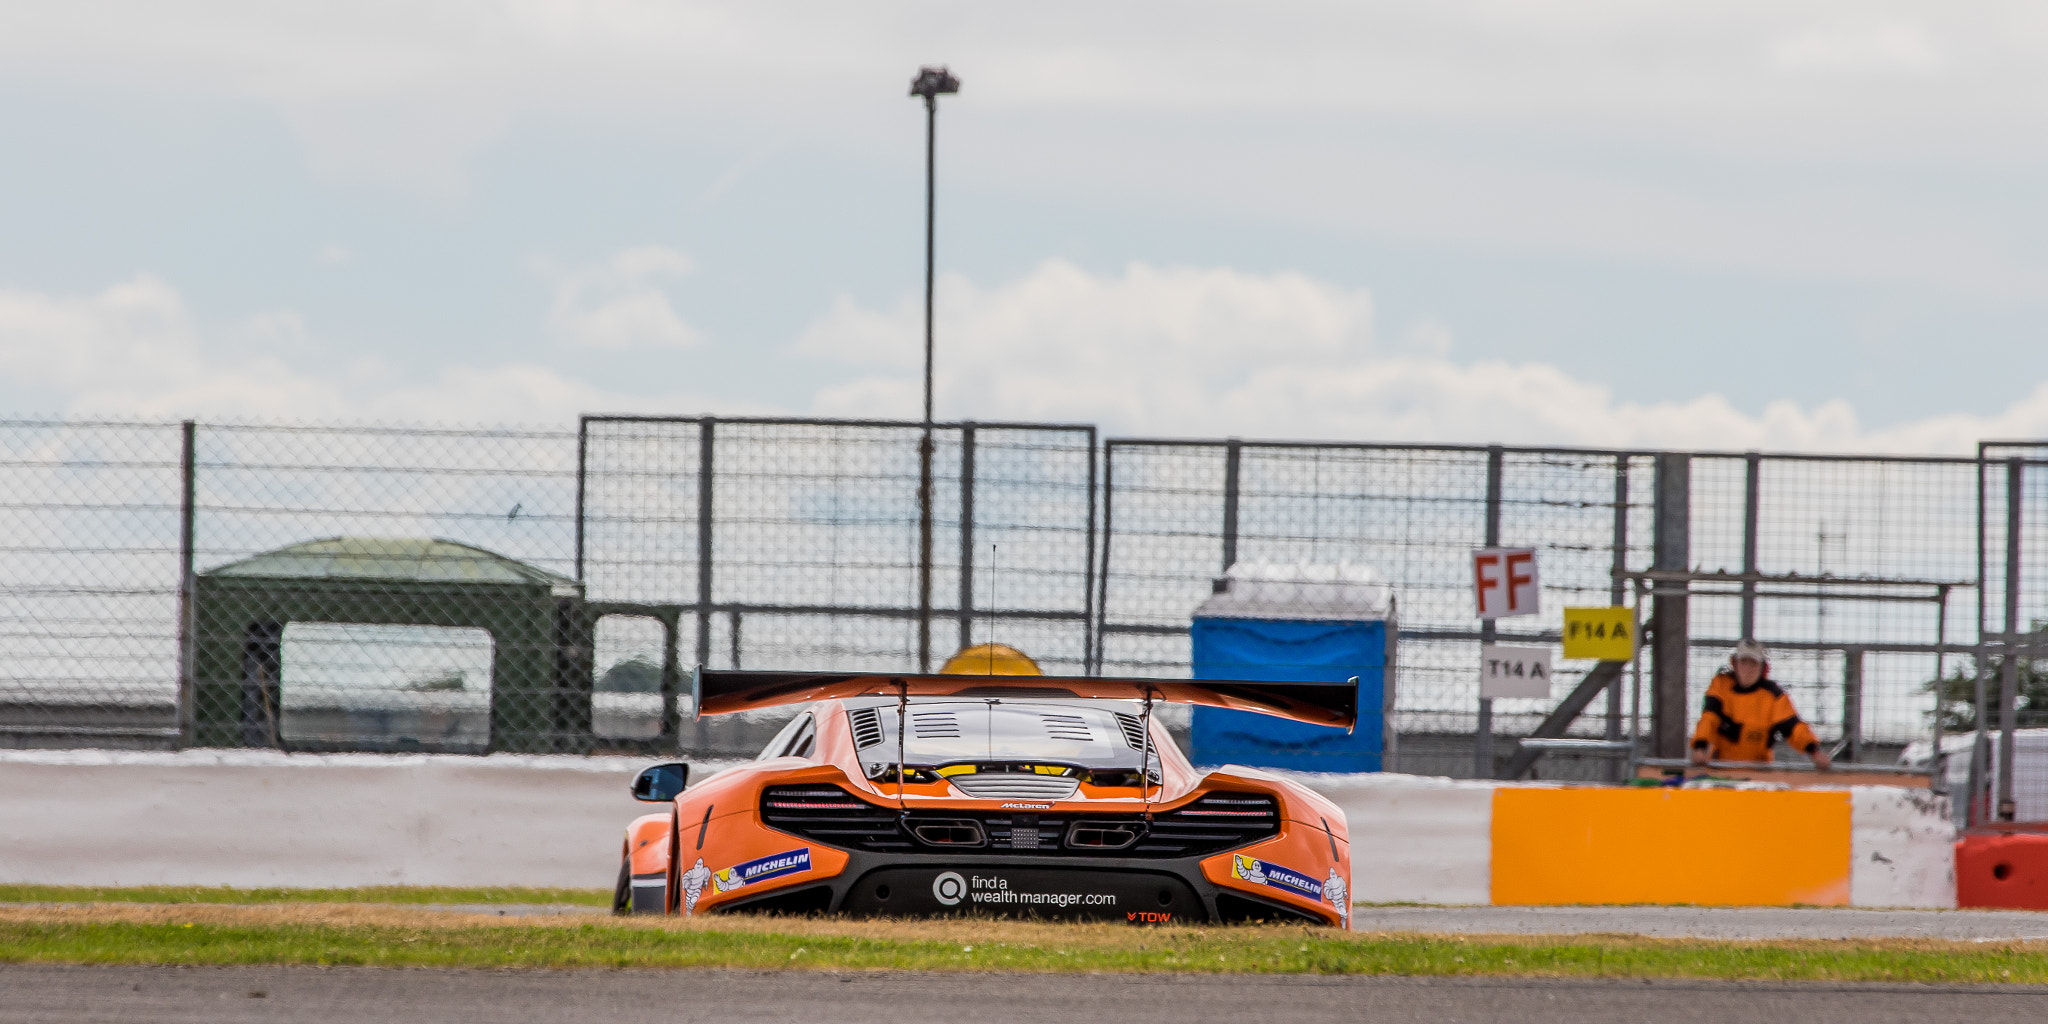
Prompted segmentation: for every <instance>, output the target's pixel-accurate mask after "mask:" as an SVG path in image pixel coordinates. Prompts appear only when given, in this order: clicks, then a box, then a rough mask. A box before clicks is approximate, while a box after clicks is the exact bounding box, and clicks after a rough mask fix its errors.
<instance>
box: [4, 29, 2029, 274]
mask: <svg viewBox="0 0 2048 1024" xmlns="http://www.w3.org/2000/svg"><path fill="white" fill-rule="evenodd" d="M1897 6H1899V5H1891V4H1882V3H1880V4H1877V5H1863V6H1861V7H1856V8H1854V9H1853V10H1851V11H1850V12H1849V14H1850V16H1851V17H1852V19H1853V20H1849V21H1845V20H1844V15H1845V11H1844V5H1842V4H1840V3H1839V2H1836V0H1784V2H1780V3H1768V4H1730V3H1727V2H1725V0H1675V2H1670V3H1659V4H1643V3H1628V2H1623V0H1561V2H1556V3H1545V4H1502V3H1498V2H1494V0H1442V2H1438V3H1430V4H1392V3H1383V2H1382V3H1373V2H1367V3H1340V2H1334V0H1326V2H1318V0H1303V2H1294V3H1284V4H1243V3H1235V4H1233V3H1217V2H1213V0H1185V2H1174V3H1165V2H1162V0H1137V2H1133V3H1128V4H1124V5H1117V6H1114V7H1110V8H1105V7H1103V6H1102V5H1099V4H1078V3H1065V2H1055V3H1045V4H1037V5H1031V6H1029V7H1028V8H1009V7H993V6H991V7H972V6H970V7H966V8H962V9H961V10H959V11H955V12H951V13H949V14H948V15H947V16H946V17H931V16H929V12H928V11H927V10H926V9H925V7H924V5H922V4H919V3H915V2H910V0H876V2H873V3H865V4H845V3H830V2H815V0H813V2H804V0H796V2H787V3H737V2H733V0H675V2H666V3H664V2H653V0H590V2H586V3H576V4H570V3H563V2H556V0H497V2H491V0H480V2H473V0H419V2H411V3H399V2H395V0H361V2H358V3H353V4H347V5H304V4H274V3H272V4H265V3H254V2H249V0H194V2H190V3H179V4H165V3H161V2H150V0H81V2H75V3H66V4H16V5H13V6H12V7H11V8H10V9H8V10H7V11H6V12H4V13H0V63H4V66H5V67H6V68H7V69H8V70H7V76H8V79H9V80H10V81H16V82H24V83H28V85H29V86H30V87H32V88H36V89H42V88H54V89H56V90H59V91H62V90H64V89H67V88H68V89H78V90H84V91H86V92H88V93H89V94H90V95H94V96H99V95H103V94H110V93H111V94H115V95H117V96H119V95H121V94H123V93H124V92H125V93H126V94H128V96H125V97H123V98H124V99H126V98H133V97H144V98H147V99H148V100H149V101H150V102H152V103H163V102H174V103H175V102H184V101H189V100H191V99H194V98H197V99H199V100H201V101H204V102H217V103H222V104H225V105H226V106H227V107H228V108H229V109H233V110H236V111H241V110H246V109H250V108H255V109H262V110H268V111H271V112H273V113H274V114H275V115H276V116H277V117H278V118H279V119H280V120H282V121H283V122H284V123H286V124H288V125H290V126H291V127H292V129H293V130H295V131H296V132H297V133H298V135H299V136H300V138H301V139H302V140H303V142H304V147H305V151H306V153H307V155H308V159H309V161H310V162H311V163H312V164H313V165H314V166H315V167H316V168H318V169H320V170H322V171H323V172H325V173H326V174H328V175H329V176H331V177H334V178H338V179H341V180H366V181H373V182H378V183H382V184H386V185H393V186H397V187H402V188H411V189H414V190H418V191H424V192H428V193H433V194H451V193H456V192H460V191H461V190H462V188H463V187H464V185H463V183H464V181H465V178H466V175H467V173H468V164H469V163H470V161H471V160H472V158H473V157H474V156H475V154H477V153H478V152H480V151H483V150H484V149H485V148H487V147H489V146H491V145H493V144H495V143H497V142H498V141H500V140H501V139H502V138H503V137H504V136H505V134H506V133H507V132H509V131H512V130H514V129H515V128H518V127H520V126H522V125H533V124H550V123H553V124H560V123H572V124H575V125H577V126H578V127H579V130H588V131H590V132H592V133H594V134H599V135H611V134H620V133H623V134H624V135H626V136H628V137H631V138H634V139H666V138H674V137H676V136H677V135H678V134H680V135H683V136H686V137H692V138H700V139H704V140H708V143H709V144H710V145H712V146H714V147H715V146H720V145H723V146H727V147H731V146H738V147H739V148H749V147H756V146H757V144H758V141H759V139H761V138H776V139H785V140H794V142H793V143H792V148H795V149H798V150H806V151H814V152H819V153H822V154H825V155H826V156H827V158H828V159H843V158H847V157H849V156H850V157H851V158H852V159H854V160H856V161H859V162H862V163H879V164H884V165H894V166H896V167H897V168H899V169H903V170H908V167H907V166H906V165H908V164H909V163H910V162H911V161H914V160H915V156H916V152H917V145H916V143H917V141H918V139H917V136H916V128H917V126H918V118H917V116H916V112H915V109H914V107H913V106H912V105H911V104H909V103H908V102H907V101H906V100H905V98H904V96H903V90H904V85H905V84H906V82H907V79H908V76H909V75H910V73H911V71H912V69H913V68H915V67H916V66H917V64H918V63H920V62H922V61H926V60H930V59H932V58H933V57H934V56H941V57H943V58H944V59H947V60H949V61H950V62H951V63H952V64H953V66H954V67H955V68H956V69H958V70H959V71H960V72H961V75H962V77H963V79H964V80H965V88H964V91H963V93H962V95H961V97H960V99H959V101H958V103H959V104H960V109H961V110H962V112H963V113H965V112H967V111H972V112H973V113H972V118H971V119H969V118H966V117H963V118H961V119H960V120H959V121H957V122H955V123H956V124H958V125H959V126H960V127H959V128H957V129H955V128H949V129H948V131H949V132H952V133H954V134H951V135H949V137H948V146H949V150H950V151H949V154H948V157H947V159H948V160H949V161H950V167H951V168H953V169H952V170H949V171H948V173H949V174H957V175H959V176H960V177H959V178H956V179H955V180H963V181H964V180H972V181H974V182H975V183H976V184H977V185H978V186H980V187H983V188H1000V189H1005V190H1011V191H1015V192H1022V193H1027V194H1030V195H1032V196H1034V197H1036V198H1041V199H1050V200H1051V201H1055V202H1069V203H1070V202H1075V201H1083V202H1091V203H1115V204H1136V205H1138V206H1141V207H1145V208H1149V209H1152V210H1156V211H1161V212H1163V213H1164V214H1165V215H1167V216H1172V215H1176V214H1179V213H1182V212H1184V211H1190V210H1193V211H1199V212H1200V213H1202V214H1204V215H1212V214H1220V215H1222V216H1225V217H1231V218H1238V219H1241V220H1268V221H1280V222H1286V223H1297V224H1312V225H1314V226H1315V227H1317V228H1318V229H1325V230H1328V229H1336V230H1346V231H1351V232H1354V233H1362V234H1370V235H1373V236H1377V237H1382V238H1384V237H1397V238H1409V239H1423V240H1426V241H1428V242H1430V243H1432V244H1451V245H1458V246H1472V247H1477V248H1480V249H1483V250H1487V251H1503V250H1505V251H1514V252H1529V251H1538V252H1543V253H1545V254H1572V255H1591V256H1595V257H1603V258H1611V257H1619V258H1624V259H1649V260H1656V261H1665V262H1674V263H1679V264H1683V265H1693V266H1708V267H1715V268H1736V269H1738V270H1740V271H1743V272H1761V273H1764V274H1769V275H1791V276H1796V277H1801V278H1806V279H1822V280H1844V279H1848V280H1860V281H1881V282H1888V283H1895V282H1906V283H1910V284H1914V285H1932V286H1934V287H1939V288H1944V289H1952V290H1957V291H1961V292H1965V293H1980V294H1981V293H1988V294H1992V295H1995V296H1999V297H2011V296H2014V295H2019V296H2024V297H2026V298H2029V299H2038V298H2040V297H2041V296H2044V295H2048V266H2044V264H2043V261H2042V260H2041V259H2040V258H2039V255H2038V253H2036V252H2035V251H2034V247H2030V246H2028V245H2026V244H2025V243H2024V242H2023V241H2016V240H2015V239H2014V238H2013V237H2012V226H2013V224H2014V223H2015V219H2014V218H2013V217H2012V216H2011V209H2010V207H2011V204H2012V201H2011V200H2010V199H2009V198H2006V197H2007V196H2008V195H2009V194H2010V193H2011V192H2012V191H2023V190H2024V189H2025V185H2024V182H2026V181H2031V180H2035V179H2036V178H2038V176H2039V171H2040V168H2041V166H2042V165H2043V164H2044V163H2048V139H2044V138H2043V137H2042V136H2041V133H2038V132H2029V131H2023V130H2016V129H2015V127H2014V126H2015V125H2024V124H2030V123H2033V122H2034V121H2036V120H2038V119H2039V118H2040V116H2041V115H2043V114H2044V113H2048V88H2044V87H2043V86H2044V85H2048V70H2044V69H2048V60H2044V57H2048V19H2043V18H2041V17H2039V16H2038V13H2037V10H2036V5H2034V4H2029V3H2025V2H2021V0H1990V2H1984V3H1974V4H1950V5H1945V6H1942V5H1920V6H1919V7H1918V8H1917V9H1912V17H1911V19H1910V20H1908V19H1905V18H1902V17H1899V16H1898V15H1896V14H1893V13H1891V10H1892V9H1893V8H1894V7H1897ZM1865 8H1869V9H1868V10H1866V9H1865ZM735 140H738V141H735ZM1901 168H1903V169H1905V171H1906V172H1907V173H1897V172H1898V171H1899V169H1901ZM1930 168H1932V169H1935V170H1936V171H1937V172H1939V173H1936V174H1934V175H1932V176H1929V175H1926V174H1925V173H1924V172H1925V171H1927V170H1928V169H1930ZM741 173H744V172H743V171H742V172H741ZM1950 175H1954V176H1955V178H1956V179H1959V180H1951V179H1950ZM1987 177H1990V178H1994V179H2005V180H2010V181H2011V182H2012V185H2011V186H2010V190H2007V189H2001V188H1998V187H1990V188H1986V187H1983V184H1982V183H1983V181H1984V179H1985V178H1987ZM1845 184H1846V185H1854V186H1860V187H1843V186H1844V185H1845ZM723 187H725V186H724V185H723V184H722V183H717V184H713V185H712V186H711V187H710V188H709V189H707V194H716V193H717V192H718V191H719V190H720V189H722V188H723ZM1390 197H1398V201H1390Z"/></svg>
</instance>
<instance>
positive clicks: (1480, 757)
mask: <svg viewBox="0 0 2048 1024" xmlns="http://www.w3.org/2000/svg"><path fill="white" fill-rule="evenodd" d="M1500 463H1501V451H1500V445H1497V444H1495V445H1488V446H1487V448H1486V544H1485V546H1486V547H1489V548H1494V547H1499V546H1500ZM1494 635H1495V630H1494V627H1493V620H1492V619H1487V620H1485V621H1483V622H1481V623H1480V624H1479V642H1480V643H1482V644H1490V643H1492V642H1493V638H1494ZM1474 667H1475V668H1476V667H1478V666H1476V665H1475V666H1474ZM1472 733H1473V735H1472V777H1473V778H1477V779H1490V778H1493V775H1494V767H1493V698H1491V697H1481V698H1479V722H1478V724H1477V725H1476V726H1474V727H1473V730H1472Z"/></svg>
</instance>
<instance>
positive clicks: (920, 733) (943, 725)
mask: <svg viewBox="0 0 2048 1024" xmlns="http://www.w3.org/2000/svg"><path fill="white" fill-rule="evenodd" d="M910 735H912V736H914V737H916V738H918V739H921V740H957V739H959V738H960V720H959V719H957V718H955V717H953V713H952V712H951V711H913V712H911V713H910Z"/></svg>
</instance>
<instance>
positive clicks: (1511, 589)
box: [1472, 548, 1539, 619]
mask: <svg viewBox="0 0 2048 1024" xmlns="http://www.w3.org/2000/svg"><path fill="white" fill-rule="evenodd" d="M1538 588H1539V584H1538V583H1537V580H1536V549H1535V548H1474V549H1473V550H1472V589H1473V593H1474V595H1476V596H1477V597H1478V606H1479V617H1480V618H1482V619H1499V618H1506V617H1507V616H1510V615H1534V614H1536V612H1537V608H1536V596H1537V594H1538V593H1539V589H1538Z"/></svg>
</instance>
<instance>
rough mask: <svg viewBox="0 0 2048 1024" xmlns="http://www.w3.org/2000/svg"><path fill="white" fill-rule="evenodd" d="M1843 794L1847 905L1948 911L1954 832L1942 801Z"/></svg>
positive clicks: (1920, 795)
mask: <svg viewBox="0 0 2048 1024" xmlns="http://www.w3.org/2000/svg"><path fill="white" fill-rule="evenodd" d="M1849 794H1850V819H1849V820H1850V836H1849V904H1850V905H1851V906H1856V907H1942V908H1951V907H1954V906H1955V905H1956V859H1955V839H1956V835H1955V831H1956V830H1955V826H1954V825H1953V824H1951V821H1950V811H1949V799H1948V797H1946V796H1941V795H1939V794H1936V793H1931V792H1929V791H1927V790H1924V789H1894V788H1892V787H1889V786H1857V787H1855V788H1854V789H1851V790H1850V791H1849Z"/></svg>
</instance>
